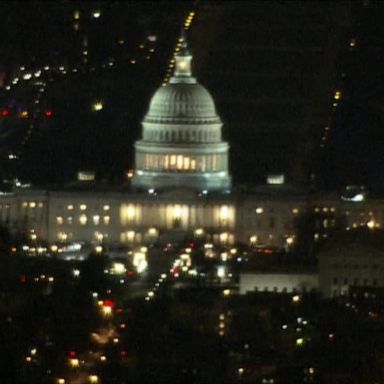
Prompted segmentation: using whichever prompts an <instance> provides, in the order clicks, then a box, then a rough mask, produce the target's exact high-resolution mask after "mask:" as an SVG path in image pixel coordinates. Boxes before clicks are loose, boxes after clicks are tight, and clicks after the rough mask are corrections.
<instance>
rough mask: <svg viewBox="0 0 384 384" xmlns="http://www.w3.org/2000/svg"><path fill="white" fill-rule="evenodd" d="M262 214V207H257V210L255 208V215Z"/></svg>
mask: <svg viewBox="0 0 384 384" xmlns="http://www.w3.org/2000/svg"><path fill="white" fill-rule="evenodd" d="M263 212H264V209H263V208H262V207H257V208H256V213H257V214H258V215H261V214H262V213H263Z"/></svg>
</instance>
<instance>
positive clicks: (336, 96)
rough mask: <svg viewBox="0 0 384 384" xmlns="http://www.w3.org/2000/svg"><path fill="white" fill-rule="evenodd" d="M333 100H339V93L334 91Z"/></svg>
mask: <svg viewBox="0 0 384 384" xmlns="http://www.w3.org/2000/svg"><path fill="white" fill-rule="evenodd" d="M333 98H334V99H335V100H340V99H341V91H336V92H335V94H334V96H333Z"/></svg>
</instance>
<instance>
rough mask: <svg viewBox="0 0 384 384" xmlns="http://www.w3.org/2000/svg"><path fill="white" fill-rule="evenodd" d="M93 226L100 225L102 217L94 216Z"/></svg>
mask: <svg viewBox="0 0 384 384" xmlns="http://www.w3.org/2000/svg"><path fill="white" fill-rule="evenodd" d="M93 224H95V225H99V224H100V216H99V215H94V216H93Z"/></svg>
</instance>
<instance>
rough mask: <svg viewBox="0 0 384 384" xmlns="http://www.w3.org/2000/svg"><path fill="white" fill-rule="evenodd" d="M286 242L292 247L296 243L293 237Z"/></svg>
mask: <svg viewBox="0 0 384 384" xmlns="http://www.w3.org/2000/svg"><path fill="white" fill-rule="evenodd" d="M285 241H286V242H287V244H288V245H292V244H293V243H294V238H293V236H290V237H287V239H286V240H285Z"/></svg>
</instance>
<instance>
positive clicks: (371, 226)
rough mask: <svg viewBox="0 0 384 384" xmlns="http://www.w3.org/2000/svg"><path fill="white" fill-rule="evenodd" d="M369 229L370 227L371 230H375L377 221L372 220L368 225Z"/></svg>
mask: <svg viewBox="0 0 384 384" xmlns="http://www.w3.org/2000/svg"><path fill="white" fill-rule="evenodd" d="M367 227H368V228H369V229H374V228H375V227H376V222H375V220H370V221H368V223H367Z"/></svg>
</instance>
